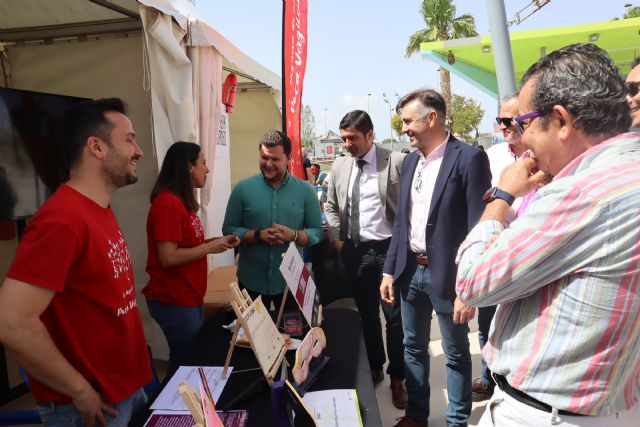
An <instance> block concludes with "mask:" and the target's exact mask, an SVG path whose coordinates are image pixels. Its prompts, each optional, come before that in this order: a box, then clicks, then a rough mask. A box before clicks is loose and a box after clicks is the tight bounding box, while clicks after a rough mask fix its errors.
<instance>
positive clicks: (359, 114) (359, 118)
mask: <svg viewBox="0 0 640 427" xmlns="http://www.w3.org/2000/svg"><path fill="white" fill-rule="evenodd" d="M349 128H353V129H355V130H357V131H358V132H362V133H363V134H365V135H366V134H367V133H369V131H370V130H373V122H372V121H371V117H369V114H368V113H367V112H366V111H362V110H353V111H350V112H348V113H347V114H345V116H344V117H343V118H342V120H340V129H349Z"/></svg>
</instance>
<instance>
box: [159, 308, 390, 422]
mask: <svg viewBox="0 0 640 427" xmlns="http://www.w3.org/2000/svg"><path fill="white" fill-rule="evenodd" d="M226 320H227V319H226V318H225V314H224V313H219V314H216V315H214V316H211V317H210V318H209V319H208V320H207V321H206V322H205V324H204V326H203V327H202V330H201V331H200V332H199V333H198V335H197V337H196V338H195V340H194V342H193V343H192V344H191V346H190V347H189V349H188V350H187V351H186V354H185V357H184V360H183V363H182V364H183V365H186V366H222V365H223V364H224V360H225V358H226V355H227V350H228V348H229V341H230V340H231V333H230V332H229V331H226V330H224V329H223V328H222V327H221V325H222V324H223V323H224V322H225V321H226ZM322 328H323V329H324V332H325V335H326V338H327V347H326V349H325V355H326V356H328V357H330V358H331V360H330V361H329V363H328V364H327V366H325V367H324V369H323V370H322V372H321V373H320V375H319V377H318V379H317V380H316V382H315V383H314V384H313V385H312V386H311V388H310V391H318V390H330V389H353V388H355V389H356V391H357V394H358V403H359V404H360V412H361V414H362V421H363V424H364V425H365V426H367V427H378V426H381V425H382V423H381V421H380V413H379V411H378V403H377V401H376V395H375V391H374V389H373V383H372V381H371V373H370V369H369V362H368V360H367V354H366V349H365V346H364V339H363V338H362V328H361V324H360V317H359V315H358V313H357V312H356V311H354V310H350V309H343V308H342V309H341V308H336V309H328V310H324V322H323V325H322ZM292 357H294V352H293V351H289V352H287V358H288V359H290V360H291V358H292ZM231 366H233V368H234V371H233V372H232V374H231V375H230V376H229V380H228V382H227V385H226V386H225V388H224V390H223V392H222V395H221V396H220V399H219V400H218V402H217V403H216V407H217V408H218V409H228V408H227V404H228V403H229V402H230V401H231V400H232V399H234V398H235V397H236V396H237V395H238V394H239V393H241V392H242V391H243V390H245V389H246V388H247V385H248V384H251V383H253V382H255V381H256V380H257V379H259V378H260V377H263V375H262V371H261V370H260V369H259V365H258V361H257V360H256V358H255V356H254V354H253V351H251V350H250V349H245V348H235V349H234V352H233V357H232V359H231ZM254 368H258V369H254ZM247 369H250V370H249V371H245V372H236V371H244V370H247ZM165 383H166V381H165ZM229 409H230V408H229ZM236 409H245V410H248V411H249V423H248V424H249V426H250V427H251V426H256V427H257V426H261V427H264V426H272V425H274V420H273V415H272V410H271V395H270V391H269V389H268V387H265V388H263V389H262V391H261V392H260V393H259V394H256V395H254V396H253V397H252V398H249V399H248V400H245V401H244V402H242V403H240V404H239V405H238V408H236ZM147 416H148V414H147Z"/></svg>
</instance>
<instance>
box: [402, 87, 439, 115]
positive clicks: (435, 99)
mask: <svg viewBox="0 0 640 427" xmlns="http://www.w3.org/2000/svg"><path fill="white" fill-rule="evenodd" d="M416 99H417V100H418V101H420V104H421V105H422V106H423V107H424V108H425V109H427V108H428V109H431V110H435V111H436V112H437V113H438V116H440V118H441V120H442V121H443V122H444V119H445V116H446V115H447V103H446V102H445V100H444V98H443V97H442V95H440V94H439V93H438V92H436V91H435V90H433V89H427V88H422V89H416V90H414V91H411V92H409V93H408V94H406V95H405V96H403V97H402V98H400V100H399V101H398V105H396V113H398V114H402V109H403V108H404V107H405V105H407V104H408V103H410V102H412V101H414V100H416Z"/></svg>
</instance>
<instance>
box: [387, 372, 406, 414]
mask: <svg viewBox="0 0 640 427" xmlns="http://www.w3.org/2000/svg"><path fill="white" fill-rule="evenodd" d="M389 388H391V402H392V403H393V406H395V407H396V408H398V409H404V408H406V407H407V391H406V390H405V389H404V383H403V382H402V380H397V379H393V378H391V385H389Z"/></svg>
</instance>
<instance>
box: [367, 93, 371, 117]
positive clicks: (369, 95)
mask: <svg viewBox="0 0 640 427" xmlns="http://www.w3.org/2000/svg"><path fill="white" fill-rule="evenodd" d="M370 97H371V94H370V93H368V94H367V114H369V98H370Z"/></svg>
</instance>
